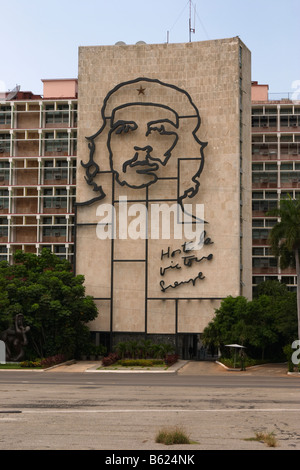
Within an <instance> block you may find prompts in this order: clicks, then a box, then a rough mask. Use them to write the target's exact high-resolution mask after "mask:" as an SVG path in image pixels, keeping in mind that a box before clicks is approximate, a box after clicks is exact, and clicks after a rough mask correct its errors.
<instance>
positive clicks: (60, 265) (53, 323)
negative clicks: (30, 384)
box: [0, 250, 98, 357]
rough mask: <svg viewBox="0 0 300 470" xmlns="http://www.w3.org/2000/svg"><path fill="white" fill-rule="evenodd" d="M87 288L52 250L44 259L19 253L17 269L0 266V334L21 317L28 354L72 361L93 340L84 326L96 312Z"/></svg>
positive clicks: (16, 257) (3, 263)
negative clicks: (62, 355) (56, 356)
mask: <svg viewBox="0 0 300 470" xmlns="http://www.w3.org/2000/svg"><path fill="white" fill-rule="evenodd" d="M83 283H84V277H83V276H75V275H74V274H73V273H72V268H71V265H70V263H69V262H68V261H67V260H61V259H59V258H58V257H57V256H56V255H54V254H52V253H51V252H50V251H49V250H43V251H42V254H41V255H40V256H37V255H35V254H31V253H24V252H22V251H17V252H16V254H15V257H14V264H12V265H9V264H8V263H7V262H5V261H3V262H1V263H0V309H1V314H0V331H3V330H4V329H6V328H8V326H9V325H10V324H12V322H13V318H14V316H15V315H16V314H17V313H21V314H23V316H24V324H25V325H28V326H30V332H29V334H28V340H29V344H28V346H27V348H26V351H27V353H28V354H30V355H33V354H35V357H47V356H51V355H55V354H58V353H61V354H65V355H66V356H69V357H72V356H73V357H74V355H75V354H76V353H77V352H78V351H79V350H80V348H81V346H83V345H84V344H85V343H86V342H87V341H89V340H90V338H89V337H90V334H89V330H88V328H87V326H86V323H87V322H89V321H91V320H93V319H94V318H96V316H97V313H98V312H97V308H96V305H95V303H94V301H93V299H92V297H90V296H86V295H85V288H84V285H83Z"/></svg>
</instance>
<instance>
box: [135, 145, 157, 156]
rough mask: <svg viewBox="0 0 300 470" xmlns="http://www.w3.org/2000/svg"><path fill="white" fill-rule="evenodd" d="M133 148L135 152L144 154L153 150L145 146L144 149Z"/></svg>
mask: <svg viewBox="0 0 300 470" xmlns="http://www.w3.org/2000/svg"><path fill="white" fill-rule="evenodd" d="M133 148H134V150H135V151H136V152H146V153H147V154H148V153H150V152H152V150H153V147H151V145H146V147H137V146H134V147H133Z"/></svg>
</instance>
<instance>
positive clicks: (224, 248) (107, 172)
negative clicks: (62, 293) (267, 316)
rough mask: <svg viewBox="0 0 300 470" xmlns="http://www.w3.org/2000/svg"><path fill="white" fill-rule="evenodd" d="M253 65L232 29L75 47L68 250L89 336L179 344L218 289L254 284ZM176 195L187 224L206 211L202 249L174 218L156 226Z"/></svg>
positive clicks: (207, 312) (247, 288)
mask: <svg viewBox="0 0 300 470" xmlns="http://www.w3.org/2000/svg"><path fill="white" fill-rule="evenodd" d="M250 70H251V58H250V52H249V50H248V49H247V47H246V46H245V45H244V44H243V43H242V42H241V41H240V40H239V39H238V38H231V39H225V40H217V41H205V42H200V43H188V44H161V45H148V44H137V45H124V44H119V45H115V46H96V47H82V48H80V49H79V76H78V109H79V115H78V157H79V158H78V167H77V182H76V200H77V223H76V257H75V258H76V272H77V273H83V274H84V275H85V279H86V291H87V293H89V294H91V295H92V296H94V298H95V301H96V303H97V305H98V309H99V315H98V317H97V319H96V320H95V321H94V322H93V323H92V324H91V325H90V327H91V330H92V331H93V332H95V334H96V338H97V340H100V341H101V342H106V343H109V344H110V345H113V344H115V343H116V342H118V341H121V340H125V339H129V338H135V339H140V338H144V337H145V336H147V337H148V338H152V339H154V340H160V341H163V340H166V341H168V342H173V343H174V344H175V345H176V348H177V351H178V352H179V353H180V354H182V356H183V357H185V356H186V355H187V351H188V348H189V347H190V346H191V345H192V347H193V348H194V352H195V351H196V348H197V345H198V346H199V345H200V344H201V333H202V331H203V329H204V328H205V326H206V325H207V324H208V322H209V321H210V320H211V319H212V318H213V316H214V311H215V309H216V308H217V307H218V306H219V305H220V301H221V299H223V298H224V297H226V296H227V295H233V296H237V295H245V296H247V297H249V298H250V297H251V291H252V286H251V274H252V273H251V245H252V240H251V122H250V116H251V78H250ZM187 203H188V204H190V206H191V207H190V208H189V210H188V211H186V210H185V209H184V210H183V211H181V209H182V207H183V206H184V205H185V204H187ZM174 204H177V206H176V207H180V210H179V212H180V214H177V217H178V218H179V220H181V221H182V219H183V218H184V215H186V214H187V213H189V214H192V213H193V217H191V218H190V219H189V220H188V221H187V223H186V224H184V227H185V228H186V227H191V226H193V227H194V228H195V229H196V227H197V223H198V222H199V220H204V221H205V223H204V224H203V226H202V232H200V237H201V234H203V235H204V233H205V236H204V239H205V243H204V245H203V247H202V248H201V249H199V250H195V251H194V252H189V251H188V250H187V249H186V248H187V247H190V246H191V245H189V243H190V240H189V239H187V237H186V233H184V234H183V235H182V236H181V237H177V236H176V234H175V228H174V229H173V226H172V228H171V232H170V234H169V236H168V237H167V238H164V236H162V235H161V232H160V235H159V236H156V235H157V233H156V232H155V234H153V232H152V228H153V227H154V228H155V229H157V230H160V229H162V225H163V221H164V220H166V217H167V214H168V212H164V213H163V218H162V219H161V220H160V221H159V222H157V221H155V222H153V219H152V215H153V213H156V212H155V210H157V207H158V206H160V207H161V206H162V205H164V209H165V210H166V211H167V208H169V209H171V207H173V205H174ZM199 206H202V207H203V208H204V213H203V214H202V219H201V216H199V217H198V216H197V215H195V212H194V211H195V210H196V208H197V207H199ZM110 208H111V213H110V214H109V215H108V213H109V212H110ZM138 212H139V213H138ZM124 213H125V214H127V215H128V217H127V219H126V223H125V224H124V220H123V222H122V223H121V221H120V217H121V216H122V217H123V216H124ZM150 213H151V220H150ZM141 214H143V215H144V217H146V219H147V222H146V234H145V231H144V232H143V230H144V228H145V227H142V226H143V221H144V220H145V219H143V220H142V219H141ZM145 214H146V215H145ZM175 217H176V216H175ZM126 224H127V225H126ZM188 224H191V225H188ZM193 224H194V225H193ZM121 225H122V227H121ZM198 225H199V224H198ZM137 226H139V233H137V230H135V232H134V234H133V235H132V233H131V234H130V233H129V232H130V229H133V228H135V229H136V228H137ZM120 227H121V229H120ZM105 230H106V232H105ZM105 233H106V234H107V236H106V238H105ZM109 234H110V236H109ZM143 235H144V236H143Z"/></svg>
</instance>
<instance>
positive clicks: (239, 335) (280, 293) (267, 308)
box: [203, 281, 297, 359]
mask: <svg viewBox="0 0 300 470" xmlns="http://www.w3.org/2000/svg"><path fill="white" fill-rule="evenodd" d="M258 292H259V295H258V296H256V297H255V298H254V299H253V300H251V301H249V300H247V299H246V298H245V297H241V296H240V297H231V296H229V297H226V298H225V299H224V300H223V301H222V302H221V305H220V307H219V308H218V309H217V310H216V312H215V317H214V318H213V320H212V321H211V322H210V323H209V324H208V326H207V327H206V328H205V329H204V332H203V342H204V343H205V344H206V345H207V346H214V347H218V348H220V349H221V352H222V353H224V354H226V353H228V352H229V351H228V350H227V348H224V345H226V344H231V343H239V344H241V345H243V346H245V347H247V352H248V354H249V355H251V356H252V357H259V356H258V355H259V353H260V355H261V357H262V358H265V357H266V354H268V358H269V359H274V358H275V357H280V356H281V354H282V348H283V347H284V346H285V345H286V344H291V343H292V341H293V340H294V337H295V334H296V332H297V299H296V294H295V293H294V292H290V291H288V289H287V287H286V286H285V285H284V284H281V283H280V282H278V281H266V282H264V283H262V284H260V285H259V290H258Z"/></svg>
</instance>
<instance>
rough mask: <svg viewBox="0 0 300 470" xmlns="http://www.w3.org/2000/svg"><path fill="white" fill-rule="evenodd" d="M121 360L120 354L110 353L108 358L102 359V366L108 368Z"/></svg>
mask: <svg viewBox="0 0 300 470" xmlns="http://www.w3.org/2000/svg"><path fill="white" fill-rule="evenodd" d="M118 359H119V356H118V354H116V353H110V354H109V355H108V356H106V357H104V358H103V359H102V365H103V366H104V367H108V366H111V365H112V364H114V363H115V362H117V360H118Z"/></svg>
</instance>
